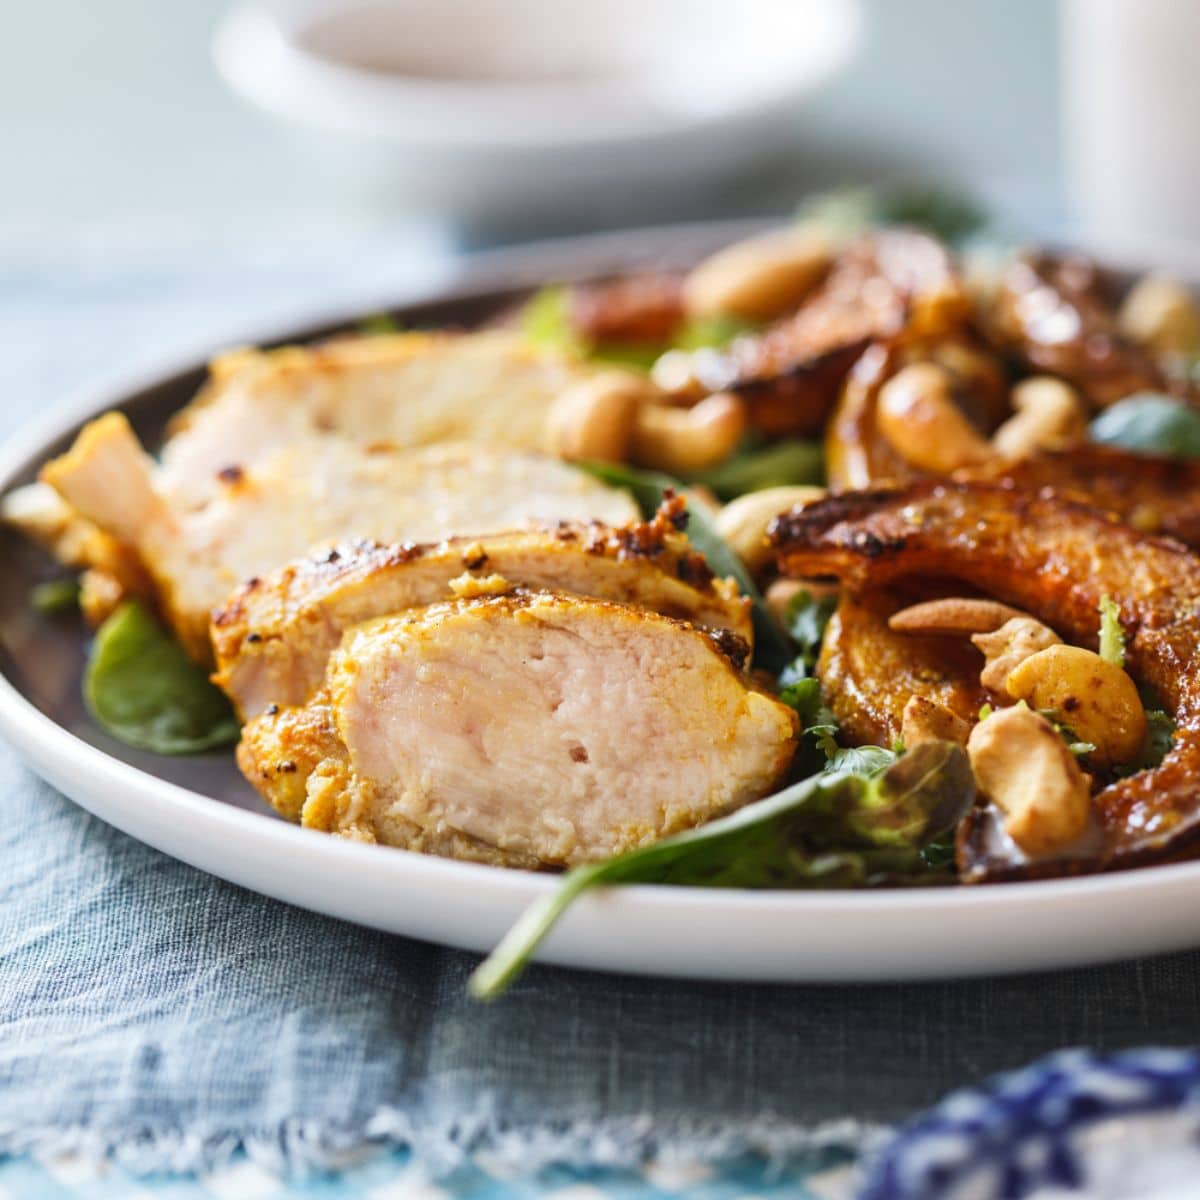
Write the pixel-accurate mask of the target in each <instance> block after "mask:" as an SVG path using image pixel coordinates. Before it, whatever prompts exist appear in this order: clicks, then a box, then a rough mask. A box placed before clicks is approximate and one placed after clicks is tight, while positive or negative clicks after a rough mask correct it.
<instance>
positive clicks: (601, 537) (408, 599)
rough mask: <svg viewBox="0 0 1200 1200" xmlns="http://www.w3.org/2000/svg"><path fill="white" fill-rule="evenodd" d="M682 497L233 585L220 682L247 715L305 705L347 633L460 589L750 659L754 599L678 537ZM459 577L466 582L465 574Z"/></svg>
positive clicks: (221, 624) (346, 554)
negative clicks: (637, 622)
mask: <svg viewBox="0 0 1200 1200" xmlns="http://www.w3.org/2000/svg"><path fill="white" fill-rule="evenodd" d="M686 519H687V506H686V502H685V501H684V499H683V498H682V497H678V496H676V497H672V498H670V499H669V500H667V501H666V502H665V503H664V504H663V506H662V507H661V509H660V510H659V512H658V513H657V514H656V515H655V517H654V519H653V520H650V521H634V522H632V523H631V524H629V525H625V526H616V527H614V526H609V525H603V524H600V523H598V522H590V523H586V524H585V523H580V522H561V523H559V524H558V525H556V526H554V527H552V528H548V529H537V530H526V531H518V532H513V533H504V534H498V535H492V536H488V537H482V538H451V539H450V540H448V541H445V542H439V543H435V544H427V545H412V544H410V543H404V544H401V545H393V546H383V545H379V544H377V543H373V542H357V543H351V544H347V545H341V546H337V547H334V548H333V549H330V550H328V551H323V552H321V553H319V554H316V555H313V556H310V557H307V558H303V559H300V560H298V561H295V562H292V563H289V564H288V565H286V566H284V567H282V568H280V569H279V570H277V571H273V572H271V573H269V574H267V575H264V576H262V577H261V578H258V579H254V580H251V581H250V582H249V583H247V584H245V585H243V586H242V587H240V588H239V589H238V590H237V591H236V592H235V593H234V594H233V596H232V597H231V598H230V600H229V601H228V603H226V604H225V606H224V607H223V608H221V609H220V610H219V611H218V612H217V613H216V614H215V617H214V619H213V624H212V631H211V633H212V644H213V648H214V651H215V654H216V661H217V673H216V675H215V676H214V677H213V678H214V679H215V681H216V682H217V683H218V684H219V685H220V686H221V687H222V688H224V689H225V691H226V692H227V693H228V694H229V696H230V697H231V698H232V699H233V700H234V702H235V703H236V704H237V706H238V708H239V710H240V711H241V712H242V713H243V715H245V716H247V717H249V716H253V715H255V714H256V713H258V712H261V711H262V709H264V708H265V707H266V706H267V705H268V704H300V703H303V702H304V701H305V700H306V699H307V698H308V697H309V695H310V694H311V693H312V692H313V690H315V688H317V687H318V686H319V684H320V682H321V680H322V679H323V678H324V674H325V664H326V661H327V660H328V658H329V655H330V653H332V651H333V649H334V648H335V647H336V646H337V644H338V641H339V639H340V638H341V635H342V632H343V630H345V629H347V628H348V627H349V626H351V625H354V624H357V623H358V622H360V621H364V620H367V619H369V618H371V617H377V616H381V615H383V614H385V613H395V612H400V611H402V610H403V609H406V608H413V607H417V606H419V605H424V604H432V603H433V602H435V601H437V600H444V599H447V598H448V597H449V596H450V594H451V593H450V588H451V583H452V582H455V583H456V586H458V587H459V588H460V590H463V589H465V588H468V587H475V588H479V587H482V588H483V589H484V590H486V589H487V588H488V587H489V586H492V585H491V583H490V582H489V581H495V580H498V581H500V584H501V590H505V589H506V588H507V587H511V586H516V585H521V586H525V587H531V588H540V589H546V590H550V591H556V592H563V593H572V594H576V595H585V596H596V597H599V598H602V599H607V600H614V601H617V602H619V603H623V604H630V605H633V606H635V607H637V608H644V609H650V610H652V611H654V612H660V613H663V614H665V615H667V616H673V617H679V618H681V619H684V620H688V621H691V622H693V623H695V624H698V625H702V626H708V627H712V628H715V629H723V630H727V631H729V632H730V633H731V634H732V635H734V636H736V638H738V639H739V640H740V641H742V642H743V643H744V650H745V652H746V653H747V654H748V653H749V650H750V648H751V646H752V638H753V629H752V625H751V621H750V602H749V601H748V600H747V599H746V598H745V597H744V596H742V595H741V593H740V592H739V590H738V587H737V584H736V583H735V582H734V581H733V580H731V579H716V578H714V576H713V573H712V571H711V570H710V569H709V566H708V563H707V562H706V561H705V559H704V557H703V556H702V555H700V554H698V553H697V552H696V551H695V550H694V549H693V548H692V545H691V543H690V542H689V541H688V539H687V537H686V535H685V534H684V533H683V532H682V531H681V530H682V527H683V526H684V524H685V523H686ZM463 577H465V578H463Z"/></svg>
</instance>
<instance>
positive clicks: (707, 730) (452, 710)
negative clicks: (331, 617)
mask: <svg viewBox="0 0 1200 1200" xmlns="http://www.w3.org/2000/svg"><path fill="white" fill-rule="evenodd" d="M795 733H796V717H795V714H794V713H793V712H792V710H791V709H789V708H788V707H787V706H786V705H784V704H782V703H780V702H779V701H778V700H776V699H774V698H773V697H771V696H768V695H766V694H764V693H761V692H759V691H757V690H755V689H754V688H753V687H752V686H751V685H750V684H749V683H748V681H747V677H746V676H745V675H744V674H743V672H742V670H741V663H740V661H733V660H731V659H730V657H729V656H728V654H727V653H726V650H725V648H724V647H723V645H722V640H721V639H720V638H714V637H712V636H711V635H709V634H707V633H705V632H704V631H702V630H700V629H697V628H696V627H694V626H692V625H689V624H687V623H685V622H681V621H678V620H675V619H673V618H670V617H665V616H662V615H660V614H658V613H651V612H646V611H644V610H640V609H635V608H631V607H626V606H624V605H619V604H613V603H610V602H607V601H602V600H596V599H591V598H582V597H578V596H558V595H553V594H550V593H544V592H542V593H537V592H524V591H520V590H518V591H515V592H513V593H510V594H506V595H502V596H484V597H476V598H471V599H458V600H452V601H449V602H446V603H441V604H434V605H430V606H428V607H425V608H420V609H413V610H410V611H408V612H405V613H400V614H397V615H394V616H388V617H382V618H379V619H377V620H374V621H368V622H365V623H363V624H361V625H357V626H355V627H353V628H352V629H350V630H348V631H347V632H346V633H345V635H344V636H343V639H342V642H341V645H340V647H339V648H338V650H337V651H336V652H335V653H334V655H333V657H332V658H331V659H330V662H329V668H328V673H327V678H326V683H325V687H324V688H323V689H322V691H321V692H320V693H319V694H318V695H317V696H316V697H315V698H314V699H313V700H312V701H311V702H310V703H309V704H308V705H305V706H301V707H299V708H288V709H284V708H281V709H279V710H278V711H272V710H267V712H265V713H264V714H263V715H262V716H260V717H258V718H256V719H255V720H253V721H251V722H250V723H249V724H248V725H247V726H246V729H245V731H244V735H243V741H242V744H241V746H240V747H239V751H238V761H239V763H240V765H241V767H242V770H243V771H244V772H245V774H246V776H247V778H248V779H249V780H250V781H251V783H253V784H254V785H255V787H257V788H258V790H259V791H260V792H261V793H262V794H263V795H264V796H265V797H266V798H267V799H268V800H269V801H271V803H273V804H274V805H275V806H276V807H277V808H278V809H279V811H281V812H282V813H284V814H285V815H288V816H291V817H295V816H297V815H299V817H300V819H301V820H302V822H303V823H304V824H305V825H307V826H310V827H313V828H320V829H325V830H330V831H334V832H339V833H343V834H346V835H349V836H354V837H359V838H363V839H366V840H373V841H379V842H384V843H387V844H390V845H396V846H403V847H408V848H411V849H420V850H425V851H429V852H432V853H438V854H449V855H453V856H455V857H467V858H474V859H479V860H483V861H489V862H496V863H503V864H507V865H515V866H526V867H529V866H551V867H560V866H572V865H575V864H578V863H582V862H588V861H592V860H595V859H599V858H604V857H607V856H608V855H611V854H616V853H619V852H621V851H623V850H628V849H630V848H632V847H635V846H640V845H644V844H646V843H648V842H651V841H655V840H657V839H659V838H662V837H665V836H667V835H669V834H671V833H675V832H677V831H679V830H681V829H686V828H689V827H691V826H694V825H697V824H700V823H702V822H704V821H707V820H710V819H711V818H713V817H716V816H719V815H721V814H723V813H726V812H729V811H731V810H733V809H735V808H737V807H739V806H740V805H742V804H745V803H747V802H748V801H750V800H753V799H756V798H758V797H760V796H762V795H764V794H765V793H767V792H768V791H769V790H770V789H771V787H772V785H773V784H774V783H775V782H776V781H777V780H778V778H779V777H780V775H781V774H782V773H783V772H784V771H785V770H786V768H787V766H788V765H789V763H790V760H791V757H792V753H793V750H794V745H795Z"/></svg>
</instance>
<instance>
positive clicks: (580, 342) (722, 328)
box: [518, 284, 754, 371]
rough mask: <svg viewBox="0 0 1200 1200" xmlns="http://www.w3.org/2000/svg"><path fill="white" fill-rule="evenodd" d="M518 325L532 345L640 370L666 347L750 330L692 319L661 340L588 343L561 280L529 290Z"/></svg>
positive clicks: (718, 341)
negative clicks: (577, 325) (575, 318)
mask: <svg viewBox="0 0 1200 1200" xmlns="http://www.w3.org/2000/svg"><path fill="white" fill-rule="evenodd" d="M518 327H519V329H520V331H521V332H522V333H523V334H524V335H525V337H526V338H528V339H529V341H531V342H533V343H534V344H535V345H538V346H545V347H547V348H548V349H552V350H560V351H562V352H563V353H564V354H571V355H574V356H575V357H577V358H586V359H592V360H594V361H598V362H611V363H619V364H620V365H621V366H625V367H635V368H637V369H639V370H643V371H648V370H649V369H650V368H651V367H652V366H653V365H654V363H655V362H656V361H657V360H658V359H659V358H660V357H661V356H662V355H663V354H665V353H666V352H667V351H668V350H688V351H690V350H701V349H704V348H705V347H709V346H713V347H719V346H724V345H726V344H728V343H729V342H731V341H733V339H734V338H735V337H737V336H739V335H740V334H743V333H746V332H747V331H749V330H751V329H753V328H754V326H753V325H751V324H749V323H748V322H746V321H740V320H737V319H735V318H732V317H691V318H689V319H688V320H686V321H684V322H683V324H682V325H680V327H679V328H678V329H677V330H676V331H675V333H674V335H673V336H672V337H671V338H670V339H668V340H666V341H662V342H616V341H604V342H596V341H590V340H589V339H588V338H586V337H584V336H583V335H582V334H580V333H579V331H578V330H577V329H576V328H575V326H574V324H573V323H572V321H571V289H570V288H569V287H566V286H564V285H562V284H549V285H547V286H546V287H542V288H539V289H538V290H537V291H536V292H534V293H533V295H532V296H530V297H529V299H528V300H527V301H526V302H525V304H524V306H523V307H522V309H521V315H520V320H519V326H518Z"/></svg>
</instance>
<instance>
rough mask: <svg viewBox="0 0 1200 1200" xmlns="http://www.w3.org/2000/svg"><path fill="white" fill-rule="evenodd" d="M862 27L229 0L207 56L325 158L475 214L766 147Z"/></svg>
mask: <svg viewBox="0 0 1200 1200" xmlns="http://www.w3.org/2000/svg"><path fill="white" fill-rule="evenodd" d="M860 34H861V13H860V8H859V0H804V3H802V4H797V3H794V2H793V0H743V2H742V3H740V4H729V3H724V2H722V3H704V4H696V3H693V0H570V2H569V3H566V2H562V0H438V3H436V4H430V3H427V2H424V0H244V2H243V3H241V4H240V5H238V6H237V7H235V8H233V9H232V10H231V11H230V12H229V13H228V14H227V16H226V18H225V19H224V20H223V21H222V23H221V24H220V26H219V27H218V29H217V31H216V34H215V36H214V39H213V57H214V61H215V62H216V65H217V68H218V70H219V71H220V73H221V75H222V77H223V78H224V79H225V81H226V83H227V84H228V85H229V86H230V87H231V88H232V89H233V90H234V91H235V92H236V93H237V94H238V95H240V96H242V97H243V98H244V99H246V100H248V101H250V102H251V103H253V104H254V105H256V106H257V107H259V108H261V109H263V110H265V111H267V112H269V113H272V114H275V115H276V116H279V117H283V118H285V119H286V120H287V121H288V122H289V123H290V124H291V125H292V126H293V128H294V129H296V130H297V131H299V132H302V133H303V134H304V135H305V136H304V137H303V138H302V139H301V140H302V141H303V142H306V143H307V145H308V147H309V149H310V150H311V151H312V153H313V154H314V155H315V156H317V157H318V158H321V159H322V160H323V161H324V163H325V166H326V169H327V170H331V171H350V172H354V173H356V174H362V175H363V176H364V177H371V178H374V180H375V181H376V185H377V186H378V187H380V188H384V187H387V188H390V189H391V190H392V192H393V193H394V194H395V195H396V196H397V197H400V198H402V199H403V201H404V202H406V203H407V204H409V205H410V206H417V207H422V206H432V205H437V206H440V208H441V209H442V211H443V214H444V212H445V211H446V210H447V209H452V210H453V211H454V212H455V213H456V214H458V215H463V216H472V215H479V214H485V213H504V212H506V211H508V210H512V209H514V208H527V207H529V206H533V207H535V208H537V209H539V210H543V209H553V207H554V206H556V205H559V204H562V203H564V202H565V201H567V200H569V201H570V202H571V203H572V204H574V205H576V206H578V205H580V204H582V203H588V204H592V205H594V204H595V203H597V202H598V199H597V198H598V197H603V198H604V199H605V201H606V202H607V203H608V204H609V205H610V207H611V206H612V203H613V198H614V197H615V196H620V195H622V194H625V195H626V196H628V193H629V191H630V189H631V188H632V189H638V190H645V189H649V188H652V187H656V186H666V185H668V184H675V185H678V184H681V183H682V182H684V181H688V182H692V183H694V182H696V181H698V180H701V179H713V178H715V177H717V176H720V175H723V174H728V173H729V172H730V171H731V170H733V169H736V168H737V167H739V166H744V165H746V164H749V163H751V162H752V161H754V160H756V159H763V158H764V157H765V156H766V155H767V153H768V152H769V151H770V150H771V149H777V148H778V147H779V145H780V144H781V142H786V141H788V140H790V139H791V138H792V137H793V130H794V129H795V128H797V127H798V126H799V124H800V120H801V117H800V112H799V103H800V101H801V99H802V98H803V97H804V96H805V95H807V94H808V93H810V92H811V91H813V89H815V88H817V87H819V86H820V85H821V84H823V83H824V82H825V81H826V80H827V79H829V78H831V77H832V76H833V75H834V74H835V73H836V72H837V71H839V70H840V69H841V68H842V67H843V66H844V65H845V64H846V63H847V62H848V61H849V59H850V57H851V56H852V54H853V53H854V51H855V50H856V48H857V46H858V44H859V41H860Z"/></svg>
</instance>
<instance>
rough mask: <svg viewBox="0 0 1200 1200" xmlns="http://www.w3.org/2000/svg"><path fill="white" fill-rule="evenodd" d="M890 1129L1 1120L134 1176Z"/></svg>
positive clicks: (632, 1161) (586, 1159)
mask: <svg viewBox="0 0 1200 1200" xmlns="http://www.w3.org/2000/svg"><path fill="white" fill-rule="evenodd" d="M887 1132H888V1131H887V1130H886V1129H885V1128H884V1127H882V1126H877V1125H862V1124H859V1123H858V1122H856V1121H851V1120H842V1121H830V1122H826V1123H823V1124H821V1125H817V1126H807V1127H805V1126H798V1125H796V1124H794V1123H791V1122H788V1121H785V1120H783V1119H780V1118H774V1117H763V1118H760V1119H758V1120H755V1121H753V1122H746V1123H741V1124H736V1125H723V1124H709V1123H688V1122H663V1121H661V1120H658V1119H656V1118H653V1117H649V1116H647V1117H638V1118H623V1119H614V1120H594V1121H569V1122H561V1123H555V1122H539V1123H533V1124H528V1125H526V1124H510V1123H508V1122H506V1121H504V1120H503V1119H501V1118H499V1117H497V1116H496V1115H495V1113H493V1112H480V1113H478V1114H476V1115H474V1116H471V1117H458V1118H455V1119H453V1120H452V1121H447V1122H445V1123H442V1124H426V1123H424V1122H421V1121H414V1120H413V1118H412V1117H411V1116H410V1115H409V1114H407V1113H403V1112H400V1111H399V1110H395V1109H381V1110H380V1111H379V1112H377V1113H376V1114H375V1115H374V1116H373V1117H371V1118H370V1119H369V1120H367V1121H366V1122H365V1123H362V1124H360V1125H356V1126H354V1127H349V1126H338V1125H335V1124H331V1123H330V1122H327V1121H312V1120H304V1119H300V1118H295V1119H289V1120H285V1121H283V1122H281V1123H280V1124H279V1125H277V1126H276V1127H275V1128H272V1129H266V1128H260V1129H248V1130H213V1129H209V1130H203V1129H179V1128H171V1127H161V1128H160V1127H155V1126H151V1125H146V1126H143V1127H141V1128H137V1129H129V1128H125V1129H123V1130H121V1131H120V1132H116V1131H112V1130H103V1129H94V1128H76V1129H40V1130H39V1129H16V1128H8V1129H5V1128H0V1157H5V1156H16V1155H35V1156H37V1157H39V1158H46V1157H51V1158H53V1157H59V1156H63V1155H71V1156H75V1157H80V1158H83V1159H86V1160H89V1161H101V1160H106V1161H110V1162H112V1163H114V1164H115V1165H117V1166H119V1167H120V1168H121V1169H122V1170H124V1171H127V1172H129V1173H130V1174H132V1175H155V1174H173V1175H203V1174H208V1173H210V1172H212V1171H215V1170H218V1169H220V1168H221V1167H222V1166H224V1165H226V1164H227V1163H228V1162H229V1161H230V1160H231V1159H232V1158H233V1157H234V1156H235V1155H236V1154H237V1153H238V1152H243V1153H245V1154H246V1156H247V1157H248V1158H249V1159H251V1160H252V1161H253V1162H255V1163H257V1164H258V1165H260V1166H261V1167H263V1168H264V1169H265V1170H268V1171H270V1172H272V1173H273V1174H276V1175H287V1176H304V1175H312V1174H319V1173H328V1172H332V1171H339V1170H345V1169H346V1168H347V1167H349V1166H351V1165H354V1164H357V1163H361V1162H363V1161H364V1160H366V1159H367V1158H369V1157H371V1156H372V1155H374V1154H377V1153H381V1152H383V1151H386V1150H399V1149H406V1150H408V1151H409V1152H410V1153H411V1154H412V1156H413V1159H414V1161H415V1162H417V1163H419V1164H420V1165H421V1166H423V1167H424V1169H425V1170H426V1171H427V1172H428V1173H429V1174H430V1175H432V1176H436V1177H442V1176H445V1175H449V1174H451V1173H452V1172H454V1171H455V1170H457V1169H459V1168H461V1167H464V1166H467V1165H469V1164H475V1165H478V1166H481V1167H483V1168H484V1169H486V1170H487V1171H488V1172H489V1173H490V1174H492V1175H494V1176H496V1177H507V1178H518V1177H520V1176H526V1175H533V1174H536V1173H537V1172H538V1171H540V1170H542V1169H544V1168H546V1167H549V1166H554V1165H565V1166H570V1167H598V1168H604V1167H608V1168H634V1167H638V1166H640V1165H643V1164H645V1163H647V1162H651V1161H653V1162H659V1163H705V1164H713V1163H718V1162H722V1161H729V1160H731V1159H734V1158H739V1157H741V1156H743V1155H756V1156H759V1157H761V1158H763V1159H765V1160H767V1162H768V1163H769V1164H770V1165H771V1166H773V1167H776V1168H778V1169H779V1170H783V1169H785V1168H786V1167H787V1166H788V1165H789V1163H791V1162H795V1161H797V1160H800V1159H802V1158H804V1157H805V1156H807V1155H811V1154H813V1153H815V1152H817V1151H820V1150H825V1149H831V1148H834V1147H838V1148H845V1149H848V1150H853V1151H856V1152H861V1153H868V1154H869V1153H871V1152H872V1151H874V1150H876V1149H877V1148H878V1147H879V1145H880V1144H881V1143H882V1142H883V1140H884V1139H885V1138H886V1136H887Z"/></svg>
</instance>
